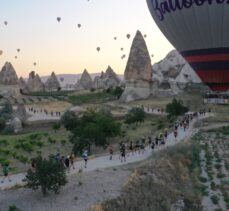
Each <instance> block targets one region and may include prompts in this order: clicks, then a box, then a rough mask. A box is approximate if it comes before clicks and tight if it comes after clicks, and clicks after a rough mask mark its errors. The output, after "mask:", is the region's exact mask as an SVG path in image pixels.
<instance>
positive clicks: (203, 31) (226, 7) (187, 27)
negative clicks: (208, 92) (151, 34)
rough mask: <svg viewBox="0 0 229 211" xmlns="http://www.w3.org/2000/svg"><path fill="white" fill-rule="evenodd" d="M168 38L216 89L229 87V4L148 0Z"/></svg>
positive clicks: (206, 81) (224, 89)
mask: <svg viewBox="0 0 229 211" xmlns="http://www.w3.org/2000/svg"><path fill="white" fill-rule="evenodd" d="M147 4H148V7H149V10H150V12H151V14H152V17H153V19H154V20H155V22H156V23H157V25H158V27H159V28H160V29H161V31H162V32H163V33H164V35H165V36H166V38H167V39H168V40H169V41H170V42H171V43H172V44H173V45H174V46H175V47H176V49H177V50H178V51H179V52H180V53H181V54H182V56H183V57H184V58H185V59H186V60H187V61H188V62H189V64H190V65H191V67H192V68H193V69H194V70H195V71H196V73H197V74H198V75H199V77H200V78H201V79H202V81H203V82H204V83H206V84H207V85H208V86H209V87H210V88H211V89H212V90H214V91H227V90H229V29H228V23H229V3H228V2H227V1H211V0H201V1H200V0H198V1H197V0H192V1H189V0H183V1H178V0H176V1H175V0H147Z"/></svg>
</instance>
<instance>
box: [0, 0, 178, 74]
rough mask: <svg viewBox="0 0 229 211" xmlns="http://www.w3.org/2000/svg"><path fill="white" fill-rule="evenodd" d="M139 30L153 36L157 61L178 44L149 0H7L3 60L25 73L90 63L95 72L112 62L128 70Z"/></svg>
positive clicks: (0, 31)
mask: <svg viewBox="0 0 229 211" xmlns="http://www.w3.org/2000/svg"><path fill="white" fill-rule="evenodd" d="M66 2H67V3H66ZM57 17H60V18H61V20H60V21H59V22H58V20H57ZM4 21H7V25H6V24H4ZM78 24H81V25H80V27H79V26H78ZM137 30H140V31H141V32H142V34H143V35H146V36H147V37H146V38H145V41H146V44H147V47H148V50H149V54H150V55H152V54H153V55H154V57H153V58H151V59H152V64H154V63H156V62H157V61H160V60H161V59H163V58H164V57H165V56H166V54H168V53H169V52H170V51H171V50H173V49H174V47H173V46H172V45H171V44H170V43H169V42H168V41H167V39H166V38H165V37H164V35H163V34H162V33H161V31H160V30H159V28H158V27H157V25H156V24H155V22H154V21H153V19H152V17H151V15H150V12H149V10H148V7H147V3H146V1H139V0H132V1H131V4H130V1H129V0H109V1H107V0H100V1H86V0H85V1H77V2H76V1H75V0H68V1H62V0H49V1H46V2H45V3H44V2H41V1H39V0H33V1H30V0H21V1H18V0H11V1H9V0H2V1H1V13H0V40H1V45H0V50H2V51H3V54H2V55H1V56H0V66H3V65H4V63H5V61H9V62H11V63H12V65H13V66H14V68H15V70H16V71H17V74H18V75H19V76H22V77H27V76H28V74H29V73H30V72H31V71H36V72H37V73H38V74H39V75H40V76H45V75H49V73H51V72H53V71H54V72H55V73H56V74H61V73H62V74H64V73H65V72H66V70H68V73H69V74H80V73H81V72H82V71H83V70H84V69H87V70H88V72H90V73H95V72H101V71H105V69H106V68H107V66H108V65H110V66H111V67H112V68H113V69H114V70H115V72H116V73H117V74H123V73H124V70H125V66H126V62H127V58H128V55H129V51H130V46H131V43H132V40H133V37H134V36H135V33H136V31H137ZM127 34H130V35H131V38H129V39H128V38H127ZM115 37H116V38H115ZM97 47H100V51H99V52H98V51H97V50H96V48H97ZM121 48H124V50H123V51H122V50H121ZM124 54H125V55H126V58H125V59H121V57H122V55H124ZM15 57H16V58H15ZM34 63H36V66H34V65H33V64H34Z"/></svg>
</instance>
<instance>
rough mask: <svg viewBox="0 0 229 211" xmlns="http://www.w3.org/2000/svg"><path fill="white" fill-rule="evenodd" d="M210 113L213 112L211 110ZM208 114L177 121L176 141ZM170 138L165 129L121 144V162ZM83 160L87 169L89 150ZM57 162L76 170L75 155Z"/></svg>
mask: <svg viewBox="0 0 229 211" xmlns="http://www.w3.org/2000/svg"><path fill="white" fill-rule="evenodd" d="M30 109H31V111H34V109H32V108H30ZM208 112H211V110H210V109H209V110H208ZM206 113H207V110H206V109H201V110H200V111H199V112H195V113H190V114H186V115H185V116H184V117H183V118H181V119H180V120H177V121H176V122H175V123H174V128H173V136H174V138H175V141H176V140H177V137H178V135H179V134H178V131H179V129H183V130H184V131H186V130H187V129H188V128H189V125H190V123H191V122H192V121H193V120H194V119H196V118H198V116H205V115H206ZM168 136H169V131H168V129H165V130H164V132H160V133H159V134H158V135H157V136H154V137H153V135H148V136H143V137H142V138H140V139H138V140H136V141H128V142H126V143H124V142H120V143H119V160H120V161H121V162H126V161H127V156H130V155H132V156H134V155H137V154H141V153H144V152H145V151H146V148H151V149H152V150H153V151H154V150H156V149H160V148H163V147H165V145H166V143H167V142H168V140H169V139H168ZM108 153H109V160H112V159H113V154H114V149H113V146H112V145H109V146H108ZM82 158H83V160H84V168H87V163H88V150H87V149H86V150H84V151H83V153H82ZM55 160H56V162H58V163H59V164H60V165H62V166H63V167H64V168H66V170H67V171H69V172H70V170H71V169H73V170H74V169H75V161H76V159H75V155H74V153H71V155H69V156H66V157H65V156H63V155H61V154H60V153H59V152H58V153H57V154H56V156H55ZM31 168H32V169H35V168H36V162H35V159H32V160H31ZM9 169H10V167H9V164H5V165H2V171H3V176H4V177H3V180H2V181H1V182H2V183H3V182H4V180H5V179H6V178H7V179H8V181H9V182H11V179H10V177H9Z"/></svg>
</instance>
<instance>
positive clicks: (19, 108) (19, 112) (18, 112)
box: [15, 104, 27, 123]
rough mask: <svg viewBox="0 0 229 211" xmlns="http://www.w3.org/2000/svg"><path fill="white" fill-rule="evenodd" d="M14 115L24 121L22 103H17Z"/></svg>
mask: <svg viewBox="0 0 229 211" xmlns="http://www.w3.org/2000/svg"><path fill="white" fill-rule="evenodd" d="M15 117H17V118H19V119H20V121H21V122H23V123H25V122H26V117H27V116H26V110H25V105H24V104H19V105H18V106H17V110H16V113H15Z"/></svg>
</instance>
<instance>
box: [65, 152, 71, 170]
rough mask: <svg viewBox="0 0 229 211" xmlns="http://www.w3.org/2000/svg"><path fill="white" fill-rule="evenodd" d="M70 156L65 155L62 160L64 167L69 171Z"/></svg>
mask: <svg viewBox="0 0 229 211" xmlns="http://www.w3.org/2000/svg"><path fill="white" fill-rule="evenodd" d="M69 158H70V156H67V157H66V158H65V160H64V164H65V167H66V168H67V170H68V171H70V159H69Z"/></svg>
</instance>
